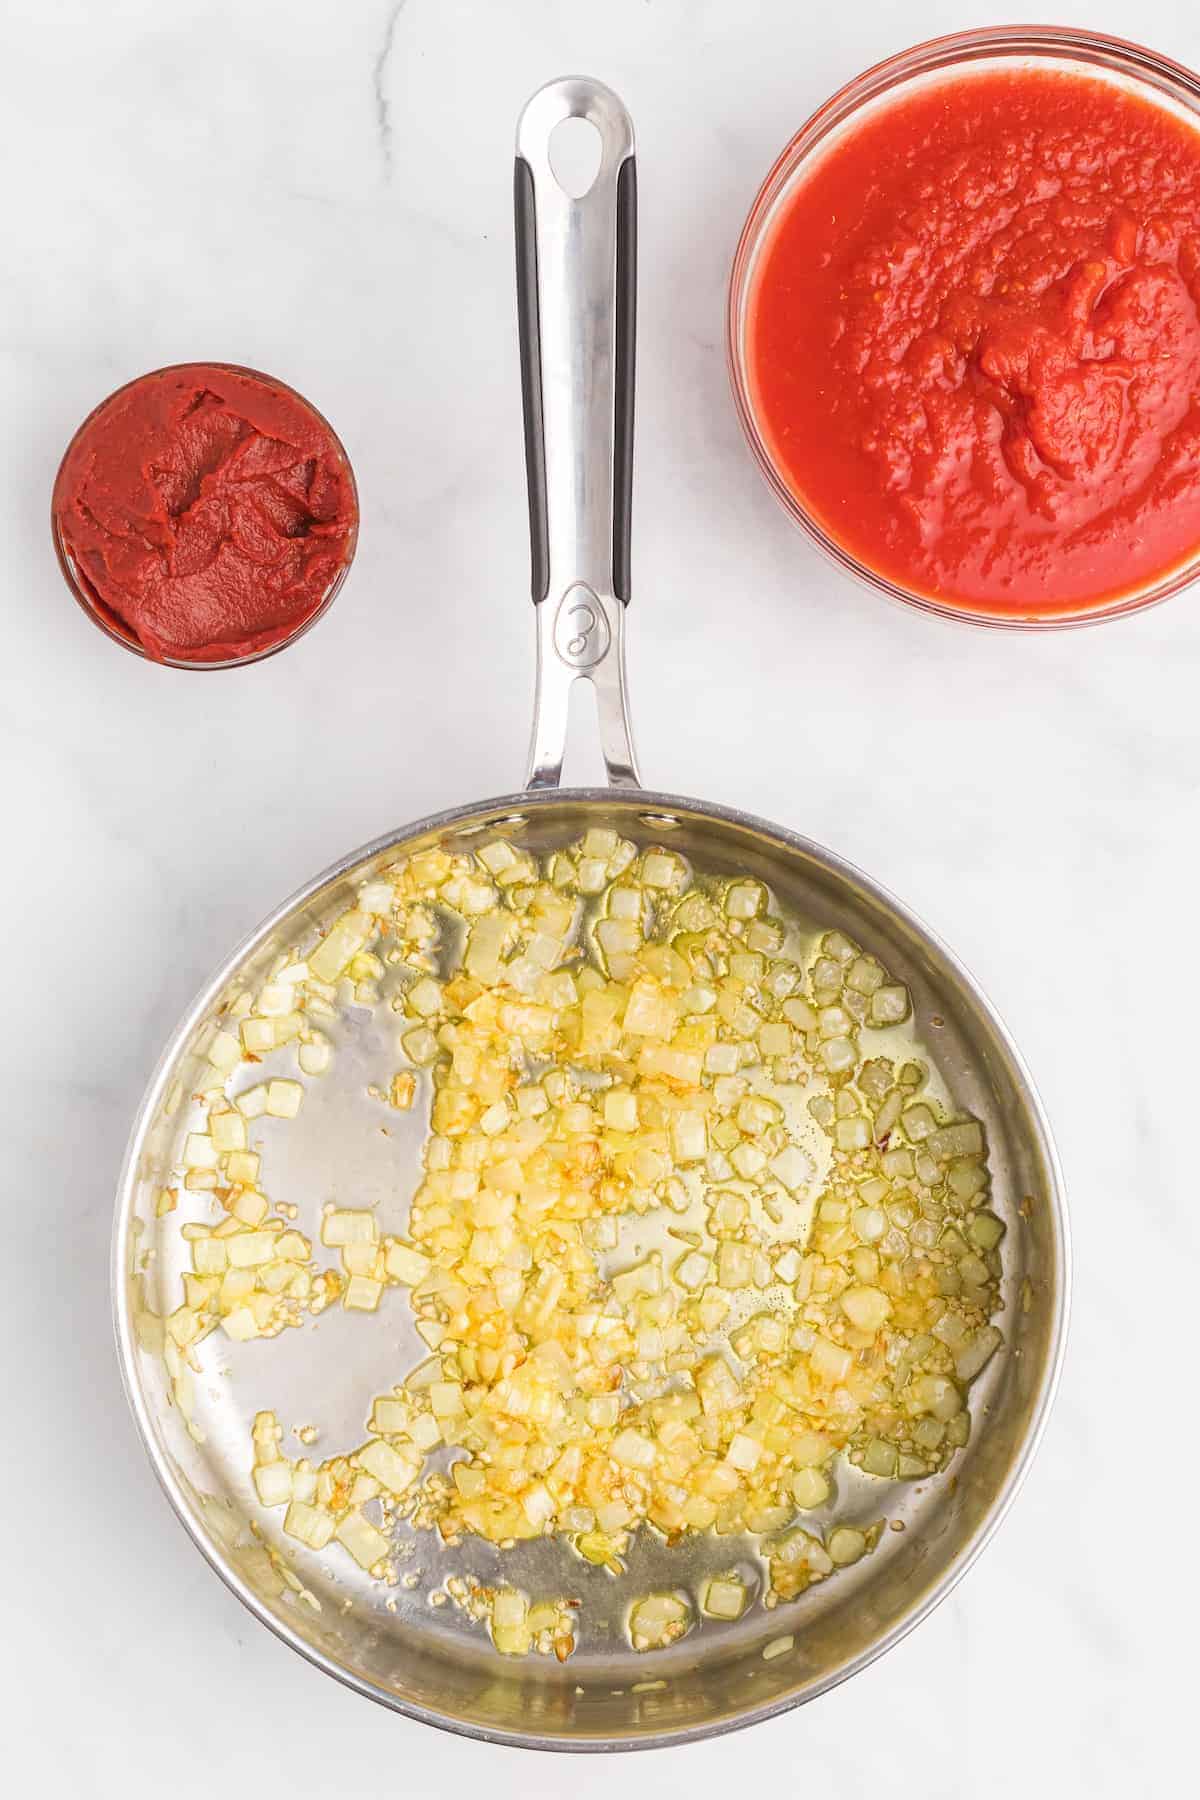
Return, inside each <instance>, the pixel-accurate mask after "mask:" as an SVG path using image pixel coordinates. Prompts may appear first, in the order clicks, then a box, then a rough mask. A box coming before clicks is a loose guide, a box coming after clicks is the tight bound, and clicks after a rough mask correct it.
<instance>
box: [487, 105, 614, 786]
mask: <svg viewBox="0 0 1200 1800" xmlns="http://www.w3.org/2000/svg"><path fill="white" fill-rule="evenodd" d="M564 119H586V120H588V121H589V123H590V124H591V125H593V126H594V127H595V130H596V132H597V134H598V136H599V139H600V162H599V167H598V169H597V172H596V175H595V179H594V180H593V181H592V184H591V186H590V187H589V188H588V189H587V191H586V193H584V194H583V195H581V196H577V197H573V196H572V195H571V194H569V193H568V192H567V191H566V190H565V189H564V187H563V186H562V185H561V184H560V182H559V180H558V178H557V176H556V175H555V172H554V169H553V168H552V166H551V161H550V139H551V136H552V135H553V133H554V130H555V127H556V126H558V125H560V124H561V123H562V121H563V120H564ZM515 206H516V241H517V316H518V323H519V329H520V340H521V392H522V399H523V403H524V413H525V469H526V476H527V480H528V485H529V537H530V551H531V561H532V568H533V599H534V605H535V608H536V617H537V647H538V649H537V657H538V660H537V691H536V701H535V707H534V720H533V739H532V743H531V746H530V753H529V773H528V777H527V786H529V787H531V788H545V787H557V786H558V783H559V779H560V776H561V774H562V763H563V753H564V749H565V746H566V736H567V708H568V700H569V696H570V691H571V688H572V687H573V685H574V683H575V682H576V681H580V680H584V681H590V682H591V684H592V686H593V688H594V689H595V693H596V708H597V714H598V717H599V723H600V744H601V748H602V750H603V753H604V762H605V766H606V768H607V770H608V779H609V782H610V783H611V784H612V785H613V786H614V787H637V786H639V785H640V783H639V778H638V771H637V763H636V760H635V758H634V751H633V739H632V736H631V732H630V725H629V709H628V703H627V699H626V684H625V607H626V604H627V602H628V600H629V504H630V492H631V487H632V475H633V376H634V315H635V309H636V288H637V187H636V174H635V164H634V155H633V124H632V121H631V120H630V117H629V114H628V113H627V112H626V111H625V108H624V107H623V106H622V104H621V102H620V100H618V98H617V96H616V95H615V94H614V93H613V92H612V90H611V89H610V88H607V87H605V86H604V85H603V84H602V83H601V82H598V81H589V80H585V79H581V78H577V77H567V78H564V79H563V80H560V81H552V82H550V83H549V84H548V85H547V86H546V87H544V88H540V89H539V90H538V92H537V93H536V94H535V95H534V96H533V98H532V99H531V100H530V101H529V103H528V104H527V106H526V107H525V110H524V112H523V113H522V114H521V117H520V119H519V120H518V123H517V160H516V171H515Z"/></svg>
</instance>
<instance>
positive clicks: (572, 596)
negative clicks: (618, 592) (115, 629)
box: [554, 582, 612, 669]
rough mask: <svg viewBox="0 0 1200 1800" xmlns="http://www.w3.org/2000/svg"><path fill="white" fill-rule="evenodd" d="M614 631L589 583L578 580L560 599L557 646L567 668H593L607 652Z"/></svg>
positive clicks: (556, 635)
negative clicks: (586, 584)
mask: <svg viewBox="0 0 1200 1800" xmlns="http://www.w3.org/2000/svg"><path fill="white" fill-rule="evenodd" d="M611 642H612V633H611V631H610V629H609V624H608V620H607V618H606V617H605V614H604V608H603V606H602V605H601V604H600V602H599V600H598V599H597V598H596V596H595V594H593V592H592V590H591V588H590V587H585V586H584V585H583V583H582V582H576V584H575V586H574V587H570V588H568V589H567V591H566V593H565V594H564V595H563V597H562V599H561V600H560V601H559V603H558V616H557V618H556V619H555V621H554V648H555V650H556V651H557V652H558V655H559V657H560V658H561V659H562V661H563V662H565V663H566V665H567V667H568V669H594V668H595V666H596V664H597V663H599V662H603V661H604V658H605V657H606V656H607V655H608V647H609V644H610V643H611Z"/></svg>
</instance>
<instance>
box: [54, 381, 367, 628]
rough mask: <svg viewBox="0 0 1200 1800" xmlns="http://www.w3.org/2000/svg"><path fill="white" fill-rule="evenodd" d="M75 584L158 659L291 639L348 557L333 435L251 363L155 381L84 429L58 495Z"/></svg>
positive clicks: (345, 474)
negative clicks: (250, 367)
mask: <svg viewBox="0 0 1200 1800" xmlns="http://www.w3.org/2000/svg"><path fill="white" fill-rule="evenodd" d="M53 510H54V523H55V530H56V532H57V534H58V538H59V543H60V546H61V549H62V551H63V553H64V557H65V560H66V562H67V565H68V568H69V569H70V570H71V571H72V573H73V574H74V576H75V584H76V586H77V587H78V588H79V589H81V591H82V593H83V596H84V597H85V598H86V599H87V601H88V602H89V603H90V604H91V605H92V606H93V607H94V608H95V609H96V611H97V612H98V613H99V614H100V616H101V617H102V618H104V619H105V620H106V621H107V622H108V623H109V624H110V625H112V626H114V627H115V628H116V629H117V630H118V631H119V632H121V633H122V634H123V635H125V636H127V637H131V638H132V639H133V640H134V641H135V642H136V643H137V644H139V645H140V646H141V647H142V649H143V650H145V652H146V653H147V655H149V656H151V657H154V658H155V659H156V660H158V661H164V660H170V661H174V662H185V663H195V662H200V663H204V662H208V663H211V662H227V661H231V660H235V659H237V658H239V657H245V656H254V655H259V654H261V653H262V652H263V651H264V650H269V649H271V648H273V647H274V646H275V645H276V644H279V643H282V642H283V640H284V639H285V638H288V637H290V636H291V635H292V634H293V633H294V632H295V631H297V630H298V629H299V627H300V626H301V625H302V624H303V623H304V622H305V621H306V620H307V619H309V618H310V617H311V616H312V614H313V613H315V612H316V611H317V610H318V609H319V608H320V606H321V604H322V602H323V601H324V599H325V598H326V596H327V594H328V593H329V590H330V587H331V586H332V584H333V582H334V581H335V580H336V579H337V577H338V575H339V574H340V572H341V571H342V569H343V568H344V567H345V565H346V564H347V562H348V561H349V559H350V557H351V555H352V554H353V550H354V540H355V533H356V529H357V522H358V508H357V503H356V499H355V490H354V481H353V477H352V475H351V473H350V468H349V465H348V463H347V461H346V456H345V452H344V451H343V450H342V447H341V445H340V444H339V443H338V441H337V438H336V437H335V436H334V434H333V432H332V431H331V430H330V428H329V426H328V425H327V424H326V423H325V421H324V420H323V419H322V418H321V417H320V415H319V414H318V413H317V412H315V411H314V410H313V409H312V407H310V406H309V405H308V404H307V403H306V402H305V401H304V400H302V399H301V398H300V396H299V395H298V394H295V393H293V392H292V391H291V389H290V388H286V387H282V386H280V385H279V384H277V383H275V382H271V381H269V380H267V378H266V377H265V376H261V375H255V374H253V373H251V372H250V371H249V370H245V369H233V368H226V367H222V366H220V365H213V364H208V363H187V364H182V365H180V366H178V367H175V368H170V369H160V370H158V371H157V372H156V373H155V374H153V375H145V376H143V377H142V378H141V379H140V380H138V381H134V382H131V383H130V384H129V385H128V386H127V387H123V388H121V389H120V390H119V391H118V392H117V393H115V394H113V395H112V396H111V397H110V398H109V399H108V400H106V401H105V402H104V403H103V405H101V406H99V407H98V408H97V409H96V411H95V412H94V413H93V414H92V415H91V417H90V418H89V419H88V420H87V421H86V422H85V423H84V425H83V426H82V427H81V429H80V431H79V432H78V434H77V435H76V437H75V439H74V441H73V443H72V444H71V446H70V448H69V449H68V451H67V454H66V456H65V458H64V459H63V464H62V467H61V469H60V470H59V473H58V480H57V481H56V483H55V488H54V507H53Z"/></svg>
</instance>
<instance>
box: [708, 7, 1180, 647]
mask: <svg viewBox="0 0 1200 1800" xmlns="http://www.w3.org/2000/svg"><path fill="white" fill-rule="evenodd" d="M1014 62H1020V63H1021V65H1022V66H1024V67H1050V68H1053V67H1057V68H1061V69H1068V70H1075V71H1077V72H1079V73H1084V74H1089V75H1092V76H1096V75H1099V76H1101V77H1102V78H1104V79H1107V80H1110V81H1113V82H1115V83H1116V84H1117V85H1118V86H1121V87H1123V88H1125V89H1126V90H1127V91H1128V90H1133V91H1135V92H1137V93H1138V94H1139V95H1140V96H1141V97H1142V98H1143V99H1145V100H1147V101H1150V102H1152V103H1153V104H1155V105H1158V106H1161V107H1165V108H1167V109H1168V110H1169V111H1170V112H1172V113H1173V114H1175V115H1176V116H1177V117H1181V118H1183V119H1184V120H1185V121H1186V122H1187V123H1188V124H1189V125H1190V126H1192V127H1193V128H1195V129H1197V130H1200V77H1198V76H1196V75H1194V74H1193V73H1192V72H1191V71H1190V70H1188V69H1185V68H1184V67H1182V66H1181V65H1180V64H1179V63H1175V62H1172V61H1171V60H1170V59H1169V58H1168V57H1165V56H1159V55H1158V54H1157V53H1156V52H1155V51H1153V50H1146V49H1143V48H1142V47H1141V46H1140V45H1138V44H1130V43H1126V42H1125V41H1124V40H1123V39H1121V38H1114V37H1104V36H1101V35H1099V34H1098V33H1096V32H1090V31H1079V30H1073V29H1072V28H1070V27H1067V26H1053V25H1029V26H1026V25H1001V26H995V27H989V28H986V29H981V30H977V31H961V32H955V33H953V34H952V35H951V36H948V37H940V38H933V39H931V40H930V41H929V42H928V43H924V44H917V45H916V46H915V47H914V48H913V49H911V50H904V51H901V52H900V53H899V54H898V55H896V56H891V57H889V58H888V59H887V61H886V62H881V63H877V64H876V65H875V67H874V68H871V69H868V70H866V72H865V73H864V74H862V75H859V76H857V77H856V78H855V79H854V80H853V81H851V82H848V83H847V85H846V86H845V87H843V88H841V89H840V90H839V91H838V92H837V93H836V94H834V95H833V97H832V99H830V100H827V101H826V102H825V104H824V106H822V107H821V108H820V109H819V110H818V111H817V112H815V113H814V114H813V116H812V117H811V118H810V119H809V121H808V123H807V124H806V125H804V126H802V127H801V129H800V130H799V131H798V132H797V133H796V135H795V137H794V138H793V139H792V140H791V142H790V143H789V144H788V145H787V147H786V149H785V150H784V151H783V152H782V154H781V155H780V156H779V157H778V159H777V160H776V162H775V165H774V167H773V168H772V169H771V171H770V173H769V174H768V175H767V178H766V180H765V181H764V182H763V184H762V186H761V188H760V189H759V191H758V195H757V197H756V199H755V201H754V204H753V206H752V207H751V209H750V215H749V217H748V218H747V220H746V223H745V225H744V227H743V229H742V235H741V238H740V239H739V241H738V246H737V251H736V254H735V256H734V259H733V269H732V273H731V275H730V282H729V301H728V309H727V317H726V353H727V357H728V365H729V378H730V382H731V384H732V388H733V397H734V404H735V406H736V408H737V414H738V417H739V419H740V420H741V423H742V428H743V430H744V431H745V433H746V439H747V442H748V443H749V445H750V449H751V451H752V452H753V455H754V458H755V461H756V462H757V463H758V466H759V469H760V470H761V471H762V474H763V476H764V477H765V479H766V482H767V485H768V487H769V488H770V489H771V491H772V493H773V494H774V495H775V497H776V499H777V500H778V501H779V502H780V504H781V505H782V506H783V508H784V510H785V511H786V512H787V513H788V515H789V517H790V518H791V519H792V520H793V521H794V523H795V524H797V525H798V526H799V527H800V528H801V530H802V531H804V533H805V534H806V535H807V536H808V538H809V539H810V540H811V541H812V542H813V543H814V544H816V545H817V547H818V548H819V549H820V550H823V551H824V552H825V554H826V556H828V557H829V558H830V560H831V561H832V562H833V563H835V564H836V565H837V567H838V568H840V569H842V570H843V571H844V572H845V573H847V574H849V575H851V576H853V577H855V578H856V579H857V580H858V581H859V582H861V583H863V584H865V585H866V586H868V587H870V588H872V589H874V591H875V592H876V593H881V594H885V595H887V597H888V598H889V599H892V600H898V601H901V602H902V603H903V604H905V605H906V606H913V607H916V608H918V610H920V611H921V612H926V613H935V614H937V615H938V616H939V617H941V618H949V619H958V620H962V621H963V622H964V623H967V624H971V625H989V626H997V627H1000V628H1002V629H1008V630H1020V631H1029V630H1051V629H1056V628H1063V627H1066V626H1072V625H1096V624H1099V623H1101V622H1102V621H1103V620H1105V619H1114V618H1121V617H1123V616H1125V615H1127V614H1129V613H1135V612H1141V611H1142V610H1143V609H1144V608H1145V607H1147V606H1153V605H1155V604H1156V603H1157V602H1158V601H1160V600H1166V599H1169V598H1170V596H1171V595H1172V594H1177V593H1179V592H1180V590H1181V589H1182V588H1185V587H1187V586H1188V585H1189V584H1190V583H1191V582H1192V581H1194V580H1195V579H1196V577H1197V575H1200V544H1198V545H1197V546H1196V548H1195V549H1194V550H1193V551H1192V552H1191V554H1190V555H1189V557H1188V558H1187V560H1186V561H1185V562H1182V563H1178V564H1176V565H1175V567H1174V568H1172V569H1171V570H1169V571H1168V572H1167V573H1166V574H1165V575H1159V576H1157V577H1155V578H1154V580H1153V581H1152V582H1151V583H1149V584H1147V585H1145V586H1143V587H1141V588H1138V589H1137V590H1135V591H1134V592H1132V593H1127V594H1122V595H1119V596H1117V597H1116V598H1115V599H1114V598H1108V599H1102V600H1099V601H1097V602H1095V603H1093V604H1091V605H1085V604H1081V605H1080V606H1079V607H1078V608H1077V609H1076V610H1074V611H1070V612H1060V613H1055V614H1053V615H1051V616H1044V615H1038V614H1028V613H1026V614H1022V613H1019V612H1016V611H1004V612H1000V611H996V610H991V611H989V610H988V609H987V608H986V607H975V606H966V605H963V604H956V603H955V602H954V601H953V600H943V599H939V598H937V597H936V596H933V595H930V594H926V593H922V592H921V591H920V590H919V589H916V588H912V587H906V586H903V585H901V584H899V583H897V582H896V581H894V580H892V579H891V578H889V577H888V576H886V575H883V574H881V573H880V572H879V571H878V570H876V569H874V568H872V567H871V566H870V564H869V563H866V562H864V561H862V560H861V559H860V558H859V557H858V556H856V555H855V554H854V553H853V552H851V551H850V550H848V549H847V548H846V546H845V545H844V544H841V543H839V542H838V540H837V539H836V538H835V537H833V536H832V535H831V534H830V532H829V530H828V529H827V528H826V526H825V525H824V524H823V523H822V522H821V521H820V520H819V519H818V518H817V517H816V516H815V514H814V513H813V512H811V511H810V510H809V509H808V508H807V507H806V506H805V504H804V501H803V500H802V499H801V498H800V497H799V496H798V495H797V493H796V492H795V490H794V489H793V488H792V486H791V485H790V484H789V482H788V481H787V479H786V478H785V477H784V475H783V474H782V472H781V471H780V469H779V468H778V466H777V465H776V463H775V461H774V459H773V458H772V455H771V452H770V448H769V446H768V443H767V438H766V434H765V432H764V431H763V430H762V428H761V427H760V424H759V420H758V418H757V416H756V413H755V404H754V399H753V394H752V387H751V381H750V377H749V358H748V342H747V338H748V324H749V302H750V296H751V293H752V290H753V284H754V278H755V274H756V270H757V266H758V262H759V258H760V256H761V254H762V252H763V250H764V247H765V246H766V244H767V243H768V241H769V239H770V235H771V231H772V228H773V226H774V224H775V222H776V220H777V218H778V217H779V214H780V212H781V210H782V209H783V207H784V206H786V204H787V201H788V199H789V198H790V196H791V194H792V193H793V192H794V191H795V189H796V188H797V187H798V186H799V185H800V184H801V183H803V181H804V180H805V179H806V177H807V176H808V175H809V174H810V173H811V171H812V169H813V166H814V164H815V163H816V162H817V160H818V159H819V158H820V157H821V156H822V155H823V154H824V153H825V152H826V151H828V150H829V149H830V148H831V147H832V146H833V145H834V144H835V143H836V142H838V141H839V140H841V139H843V138H844V137H846V136H848V135H849V134H850V133H852V132H853V131H854V130H855V129H856V128H857V126H859V125H860V124H861V123H862V121H863V119H864V118H865V117H866V116H867V115H868V114H873V113H875V112H876V111H879V110H883V109H884V108H886V107H888V106H889V105H891V104H892V103H893V102H894V101H895V100H897V99H898V98H900V97H901V96H902V94H903V95H907V94H909V93H911V92H913V91H914V89H915V88H916V87H917V86H919V85H932V84H934V83H937V82H941V81H946V80H949V79H953V77H954V75H955V74H956V73H957V72H960V71H964V70H966V69H977V68H979V67H980V66H982V65H990V66H992V67H995V68H1003V67H1005V66H1009V67H1011V66H1012V64H1013V63H1014Z"/></svg>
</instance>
